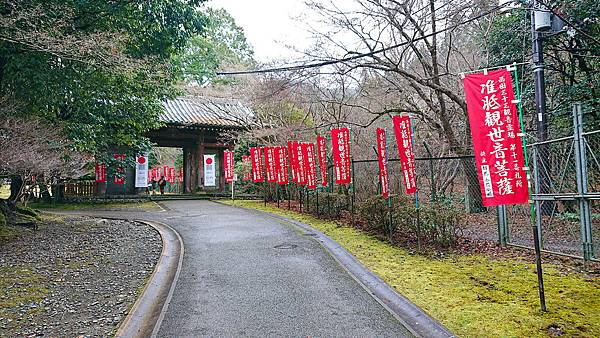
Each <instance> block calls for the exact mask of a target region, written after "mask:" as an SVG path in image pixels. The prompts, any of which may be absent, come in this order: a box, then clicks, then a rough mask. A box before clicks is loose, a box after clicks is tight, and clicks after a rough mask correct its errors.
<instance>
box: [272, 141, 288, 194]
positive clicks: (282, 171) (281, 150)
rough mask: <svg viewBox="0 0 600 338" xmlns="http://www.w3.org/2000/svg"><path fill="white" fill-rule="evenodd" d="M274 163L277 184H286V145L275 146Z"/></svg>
mask: <svg viewBox="0 0 600 338" xmlns="http://www.w3.org/2000/svg"><path fill="white" fill-rule="evenodd" d="M275 164H276V166H275V167H276V171H277V184H279V185H285V184H288V180H289V178H288V162H287V155H286V147H277V148H275Z"/></svg>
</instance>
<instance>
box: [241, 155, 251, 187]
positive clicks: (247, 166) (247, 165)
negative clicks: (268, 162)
mask: <svg viewBox="0 0 600 338" xmlns="http://www.w3.org/2000/svg"><path fill="white" fill-rule="evenodd" d="M251 162H252V161H251V160H250V156H246V155H243V156H242V170H243V174H244V181H250V180H252V170H251V168H252V164H251Z"/></svg>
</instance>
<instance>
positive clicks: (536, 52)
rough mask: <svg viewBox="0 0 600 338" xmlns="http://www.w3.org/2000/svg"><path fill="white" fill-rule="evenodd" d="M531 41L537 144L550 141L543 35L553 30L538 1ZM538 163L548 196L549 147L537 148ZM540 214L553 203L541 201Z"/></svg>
mask: <svg viewBox="0 0 600 338" xmlns="http://www.w3.org/2000/svg"><path fill="white" fill-rule="evenodd" d="M531 9H532V11H531V40H532V59H533V78H534V85H535V110H536V121H537V122H536V126H537V132H536V136H537V142H543V141H546V140H547V139H548V116H547V113H546V82H545V79H544V69H545V67H546V65H545V64H544V47H543V35H542V34H543V33H542V32H544V31H548V30H550V29H551V27H552V26H551V19H550V18H551V13H550V11H549V10H548V9H545V8H544V9H542V8H540V5H539V4H538V2H537V1H536V0H534V1H533V7H532V8H531ZM536 154H537V156H536V161H537V167H538V170H539V174H538V179H539V181H538V184H539V193H540V194H548V193H549V192H550V167H549V162H548V156H549V155H550V154H549V153H548V147H547V145H545V144H542V145H538V146H536ZM538 203H540V210H539V211H540V212H541V213H542V215H549V214H550V213H551V212H552V204H553V203H552V202H550V201H541V202H538Z"/></svg>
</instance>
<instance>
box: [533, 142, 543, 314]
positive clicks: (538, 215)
mask: <svg viewBox="0 0 600 338" xmlns="http://www.w3.org/2000/svg"><path fill="white" fill-rule="evenodd" d="M533 151H534V153H533V154H534V155H533V156H534V161H533V175H534V177H535V179H534V182H535V184H534V185H535V193H536V195H537V194H539V193H540V184H539V170H538V165H537V164H538V159H537V157H538V156H540V154H539V153H538V149H536V148H534V149H533ZM532 228H533V244H534V246H533V247H534V250H535V266H536V271H537V278H538V291H539V296H540V308H541V310H542V311H544V312H545V311H547V310H546V296H545V294H544V272H543V270H542V253H541V250H542V248H541V229H542V212H541V203H540V201H539V200H536V201H535V222H533V223H532Z"/></svg>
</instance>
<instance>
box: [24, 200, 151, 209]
mask: <svg viewBox="0 0 600 338" xmlns="http://www.w3.org/2000/svg"><path fill="white" fill-rule="evenodd" d="M27 206H28V207H30V208H32V209H39V210H69V211H76V210H122V209H139V210H148V211H151V210H157V211H158V210H160V208H159V207H158V205H157V204H156V203H155V202H131V203H121V202H111V203H53V204H48V203H29V204H28V205H27Z"/></svg>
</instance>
